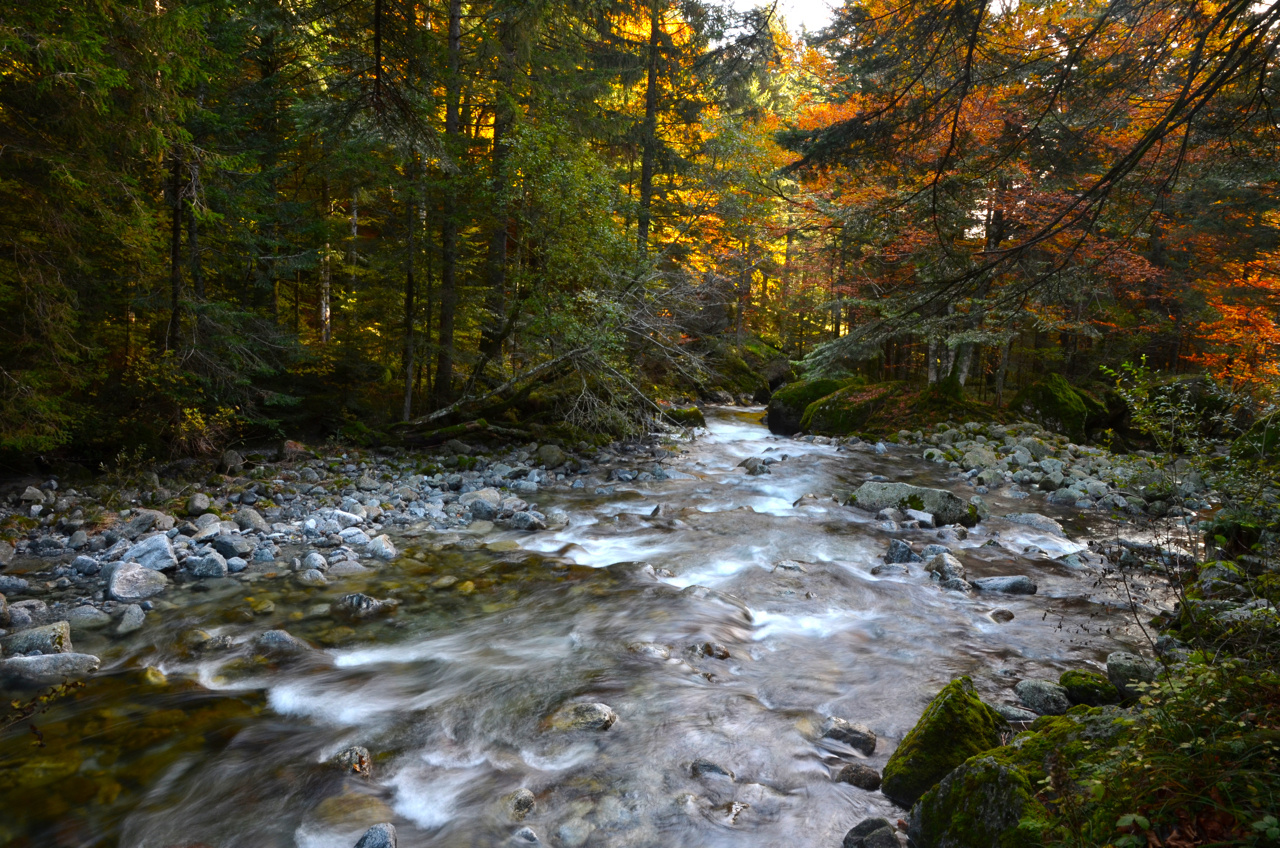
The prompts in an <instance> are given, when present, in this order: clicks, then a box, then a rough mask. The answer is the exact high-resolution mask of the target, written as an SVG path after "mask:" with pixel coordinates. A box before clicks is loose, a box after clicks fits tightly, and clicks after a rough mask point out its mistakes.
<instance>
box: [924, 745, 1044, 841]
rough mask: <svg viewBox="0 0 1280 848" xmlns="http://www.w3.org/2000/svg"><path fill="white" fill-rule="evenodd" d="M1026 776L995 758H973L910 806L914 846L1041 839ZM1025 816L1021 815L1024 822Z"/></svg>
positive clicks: (1030, 787) (1034, 806) (1031, 793)
mask: <svg viewBox="0 0 1280 848" xmlns="http://www.w3.org/2000/svg"><path fill="white" fill-rule="evenodd" d="M1033 794H1034V793H1033V791H1032V786H1031V783H1030V781H1028V780H1027V778H1026V776H1025V775H1024V774H1022V773H1021V772H1020V771H1018V770H1017V769H1015V768H1011V767H1010V766H1008V765H1005V764H1003V763H1001V762H999V761H998V760H997V759H996V758H995V757H974V758H973V759H970V760H968V761H967V762H965V763H964V764H963V765H961V766H960V767H958V768H956V769H955V770H954V771H952V772H951V773H950V774H948V775H947V776H946V777H944V778H943V779H942V782H941V783H939V784H938V785H937V786H935V787H933V788H932V789H930V790H929V791H928V792H926V793H925V795H924V797H923V798H921V799H920V800H919V802H917V803H916V805H915V806H914V807H912V808H911V815H910V817H909V818H908V820H907V827H908V831H907V832H908V835H909V836H910V837H911V842H912V844H914V845H915V846H916V848H1032V846H1036V845H1040V844H1042V840H1041V837H1040V832H1039V831H1040V828H1039V827H1038V820H1037V818H1036V817H1035V816H1027V813H1028V812H1029V811H1035V810H1037V808H1038V807H1039V805H1038V804H1036V802H1035V801H1034V800H1032V796H1033ZM1024 817H1025V818H1026V820H1025V821H1024Z"/></svg>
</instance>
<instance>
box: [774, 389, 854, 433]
mask: <svg viewBox="0 0 1280 848" xmlns="http://www.w3.org/2000/svg"><path fill="white" fill-rule="evenodd" d="M846 385H848V381H847V380H829V379H823V380H798V381H797V382H794V383H788V384H787V385H785V386H783V387H782V388H780V389H778V390H777V391H776V392H774V393H773V396H772V397H770V398H769V408H768V410H766V412H765V423H766V424H768V425H769V432H770V433H776V434H778V435H779V436H793V435H795V434H796V433H799V432H800V420H801V419H802V418H803V417H804V412H805V410H806V409H807V408H808V407H809V404H811V403H813V402H814V401H815V400H818V399H819V398H824V397H826V396H827V395H829V394H831V393H832V392H834V391H836V390H837V389H840V388H843V387H844V386H846Z"/></svg>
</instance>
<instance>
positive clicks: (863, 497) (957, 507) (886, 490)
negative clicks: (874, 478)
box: [848, 482, 985, 527]
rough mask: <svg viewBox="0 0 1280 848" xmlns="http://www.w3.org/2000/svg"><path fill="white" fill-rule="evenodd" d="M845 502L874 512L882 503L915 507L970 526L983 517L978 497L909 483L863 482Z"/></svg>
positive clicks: (946, 521) (937, 517) (945, 520)
mask: <svg viewBox="0 0 1280 848" xmlns="http://www.w3.org/2000/svg"><path fill="white" fill-rule="evenodd" d="M848 502H849V504H850V505H851V506H856V507H858V508H859V509H865V510H868V511H870V512H877V511H879V510H882V509H885V508H886V507H894V508H896V509H900V510H907V509H917V510H920V511H922V512H928V513H931V514H932V515H933V517H934V519H935V520H936V521H937V522H938V523H940V524H963V525H964V526H966V527H972V526H973V525H975V524H977V523H978V522H979V521H981V520H982V518H983V517H984V507H985V505H980V504H981V499H978V500H977V501H975V502H970V503H965V502H964V501H963V500H961V499H960V498H958V497H956V496H955V495H953V494H951V493H950V492H948V491H946V490H945V489H930V488H927V487H925V486H913V485H911V484H910V483H876V482H870V483H863V484H862V485H861V486H859V487H858V488H857V489H855V490H854V492H853V494H852V495H850V496H849V501H848Z"/></svg>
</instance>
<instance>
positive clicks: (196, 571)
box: [187, 551, 227, 578]
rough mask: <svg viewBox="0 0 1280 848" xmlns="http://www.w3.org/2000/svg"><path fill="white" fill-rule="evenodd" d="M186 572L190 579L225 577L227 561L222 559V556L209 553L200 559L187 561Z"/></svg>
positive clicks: (195, 558) (212, 552) (213, 552)
mask: <svg viewBox="0 0 1280 848" xmlns="http://www.w3.org/2000/svg"><path fill="white" fill-rule="evenodd" d="M187 571H188V572H189V573H190V574H191V576H192V577H200V578H206V577H226V576H227V561H226V560H225V559H223V557H222V554H220V553H218V552H217V551H211V552H209V553H207V554H205V555H204V556H202V557H192V558H191V559H189V560H187Z"/></svg>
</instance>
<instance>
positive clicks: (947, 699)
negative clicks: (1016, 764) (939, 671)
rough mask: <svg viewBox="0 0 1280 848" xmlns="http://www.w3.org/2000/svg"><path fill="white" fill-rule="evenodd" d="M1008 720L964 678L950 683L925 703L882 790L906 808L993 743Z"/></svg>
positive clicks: (893, 760)
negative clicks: (922, 713)
mask: <svg viewBox="0 0 1280 848" xmlns="http://www.w3.org/2000/svg"><path fill="white" fill-rule="evenodd" d="M1008 730H1009V724H1008V722H1006V721H1005V720H1004V718H1002V717H1001V716H1000V714H999V713H997V712H996V711H995V710H993V709H992V708H991V707H989V706H987V705H986V704H984V703H982V701H981V699H979V698H978V695H977V693H976V692H974V689H973V682H972V681H971V680H970V679H969V678H967V677H961V678H958V679H956V680H953V681H951V682H950V683H948V684H947V685H946V686H945V687H943V689H942V691H941V692H939V693H938V694H937V696H936V697H935V698H934V699H933V700H932V701H930V702H929V706H928V707H926V708H925V711H924V715H922V716H920V721H918V722H916V726H915V727H913V728H912V729H911V732H909V733H908V734H907V735H906V737H905V738H903V740H902V743H901V744H900V745H898V750H896V751H894V752H893V756H891V757H889V762H888V763H886V764H885V767H884V782H883V784H882V785H881V791H883V792H884V794H885V796H886V797H888V798H889V800H891V801H893V802H894V803H895V804H898V805H900V806H903V807H910V806H911V805H912V804H914V803H915V802H916V801H918V800H919V799H920V796H921V795H923V794H924V793H925V792H927V791H929V789H930V788H932V787H933V786H934V785H935V784H936V783H937V782H938V781H939V780H941V779H942V778H944V777H946V775H947V773H948V772H950V771H951V770H952V769H954V768H955V767H956V766H958V765H960V764H961V763H963V762H964V761H965V760H967V759H969V758H970V757H972V756H974V755H976V754H981V753H983V752H984V751H989V750H991V749H992V748H995V747H997V746H998V745H1000V743H1001V741H1002V740H1001V734H1003V733H1005V732H1007V731H1008Z"/></svg>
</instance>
